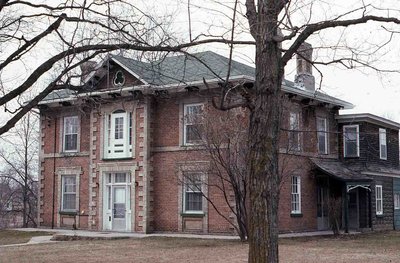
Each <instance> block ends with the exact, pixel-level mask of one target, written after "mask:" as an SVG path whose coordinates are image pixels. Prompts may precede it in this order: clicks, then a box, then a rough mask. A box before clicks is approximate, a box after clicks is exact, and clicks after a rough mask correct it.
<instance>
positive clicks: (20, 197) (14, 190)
mask: <svg viewBox="0 0 400 263" xmlns="http://www.w3.org/2000/svg"><path fill="white" fill-rule="evenodd" d="M1 143H2V144H3V146H4V147H3V148H2V150H1V151H0V160H1V162H2V163H4V165H3V166H2V169H1V174H0V179H2V182H3V184H4V187H5V188H7V189H8V191H7V193H8V194H7V196H2V200H3V201H4V202H5V203H7V202H12V205H14V206H15V207H17V209H13V211H14V212H20V213H21V214H22V224H23V227H28V226H29V225H31V226H36V218H37V216H36V212H37V209H36V206H37V173H38V167H39V166H38V147H39V145H38V118H37V116H36V114H34V113H28V114H27V115H25V116H24V117H23V118H22V119H21V120H20V122H19V123H18V125H17V126H16V127H15V129H13V130H11V131H10V134H9V136H8V137H7V138H4V137H3V138H2V139H1Z"/></svg>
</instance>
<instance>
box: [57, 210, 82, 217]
mask: <svg viewBox="0 0 400 263" xmlns="http://www.w3.org/2000/svg"><path fill="white" fill-rule="evenodd" d="M59 214H60V215H68V216H76V215H77V214H78V212H77V211H59Z"/></svg>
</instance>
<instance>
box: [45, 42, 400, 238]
mask: <svg viewBox="0 0 400 263" xmlns="http://www.w3.org/2000/svg"><path fill="white" fill-rule="evenodd" d="M303 56H306V60H305V59H302V58H301V57H299V58H298V59H297V70H298V72H297V76H296V81H295V82H290V81H284V82H283V83H282V92H283V93H284V94H285V98H287V100H286V102H285V107H284V118H283V125H282V129H283V130H284V131H287V132H282V138H281V149H280V151H281V157H280V159H281V163H282V170H283V172H282V186H281V195H280V200H281V201H280V207H279V228H280V231H281V232H290V231H312V230H317V229H328V228H329V216H328V210H329V209H328V206H327V204H328V203H327V202H326V200H325V199H326V198H328V196H330V195H331V194H332V193H336V195H337V196H340V197H342V196H343V197H344V196H346V195H345V194H344V192H343V191H345V189H346V187H347V190H348V191H349V196H350V197H349V199H350V200H348V199H347V200H348V207H349V209H345V206H344V205H343V206H342V207H341V208H339V209H343V212H345V211H348V216H347V217H345V216H343V222H344V221H345V219H346V218H347V221H348V222H350V223H351V224H352V222H353V221H352V220H353V214H352V213H353V212H351V211H353V210H354V209H353V208H350V205H351V204H352V200H353V199H352V195H351V194H352V193H353V192H354V191H357V192H359V193H360V194H359V196H362V193H363V191H368V192H369V197H368V198H369V199H368V200H370V203H371V202H372V201H371V200H375V199H376V198H375V191H376V190H375V189H378V191H379V185H384V188H383V190H382V189H381V190H382V191H381V192H380V194H379V196H380V197H381V196H382V197H381V199H380V200H383V201H382V202H380V201H379V202H378V201H377V202H378V205H381V203H382V207H383V216H386V215H388V216H389V211H388V213H386V211H385V210H386V209H389V208H385V205H386V202H387V205H388V206H390V203H393V201H392V200H393V198H392V197H386V196H385V194H387V193H389V192H388V191H387V190H386V187H391V186H389V184H388V185H386V184H384V182H383V181H382V183H379V184H377V185H378V187H376V188H375V187H374V188H373V189H372V192H370V191H369V190H371V186H372V184H373V182H375V181H373V180H374V179H373V178H377V177H376V176H377V175H376V174H372V175H371V176H370V174H365V173H364V170H362V172H356V171H353V170H350V168H345V166H346V167H347V161H348V160H349V158H348V157H349V156H347V155H346V157H344V158H343V157H342V156H343V151H342V139H341V137H340V136H338V131H340V129H342V125H344V124H343V123H344V122H345V121H348V123H352V121H351V120H350V119H346V118H345V117H341V116H339V117H338V113H339V109H348V108H352V107H353V105H351V104H350V103H348V102H345V101H342V100H339V99H337V98H334V97H331V96H328V95H326V94H323V93H321V92H319V91H316V90H315V87H314V77H313V76H312V74H311V66H310V65H309V63H308V62H307V61H310V60H311V58H312V52H310V48H309V49H308V52H307V54H303ZM228 65H229V60H228V59H227V58H225V57H223V56H220V55H218V54H215V53H213V52H202V53H197V54H195V55H194V57H191V56H189V57H186V56H173V57H166V58H164V59H163V60H160V61H157V62H155V63H151V64H150V63H144V62H139V61H136V60H133V59H129V58H125V57H121V56H110V57H109V58H108V59H106V60H105V61H104V62H103V63H100V64H99V65H93V64H90V65H86V67H85V69H84V70H88V69H89V70H90V69H92V70H94V71H93V72H90V73H88V75H86V76H85V77H84V78H83V82H84V83H85V87H84V88H82V90H81V91H79V92H78V93H74V92H72V91H70V90H62V91H57V92H54V93H52V94H50V95H49V96H48V97H47V98H46V99H45V100H44V101H42V102H41V103H40V105H39V108H40V113H41V151H40V161H41V176H40V178H39V185H40V194H39V225H40V226H48V227H49V226H54V227H76V228H82V229H93V230H102V231H103V230H107V231H132V232H146V233H147V232H152V231H173V232H178V231H190V232H192V231H196V232H204V233H216V232H224V233H232V232H233V228H232V227H231V226H230V225H229V224H228V223H227V222H226V220H225V219H224V218H223V217H221V216H220V215H219V214H218V213H217V212H216V211H215V209H214V208H213V207H212V206H210V205H209V204H208V203H207V201H206V199H205V198H204V197H202V193H201V192H203V193H205V194H206V195H207V196H208V197H209V198H210V199H212V200H214V202H215V205H216V207H217V208H218V210H219V212H220V213H222V215H224V216H226V217H228V218H232V214H231V213H230V211H229V209H228V207H227V204H226V203H225V201H224V196H223V195H222V194H221V193H220V192H218V188H217V187H213V185H215V184H216V182H215V180H216V179H215V178H213V176H211V173H209V170H210V168H211V167H210V161H209V159H208V158H207V154H206V153H205V152H204V151H203V150H202V149H201V148H200V149H199V147H196V145H197V143H198V140H199V138H198V135H197V134H196V133H195V132H194V131H195V127H196V125H199V123H198V122H197V121H196V120H198V118H195V117H196V116H197V115H201V113H202V111H203V109H204V107H208V106H210V105H211V100H210V96H209V92H211V90H209V89H212V90H218V89H219V85H218V84H219V82H220V81H221V80H223V79H224V78H226V74H227V67H228ZM231 67H232V68H231V71H230V81H231V82H232V83H242V84H244V85H246V86H247V87H249V88H251V86H252V83H253V82H254V68H252V67H249V66H246V65H244V64H241V63H239V62H236V61H232V64H231ZM203 78H204V80H205V81H206V82H207V83H208V87H205V85H204V83H203ZM369 116H371V115H369ZM371 118H373V117H371ZM375 118H378V117H375ZM378 119H381V118H378ZM381 120H382V121H381V122H379V125H381V126H380V127H381V128H386V132H387V133H386V134H387V138H392V136H395V134H396V132H398V130H396V129H394V127H397V126H396V125H398V124H394V123H392V122H390V121H387V120H383V119H381ZM365 123H368V120H367V121H365ZM373 123H375V122H373ZM388 123H391V125H389V126H388V125H386V124H388ZM362 125H363V123H361V122H360V126H359V128H357V131H353V130H346V134H352V133H351V132H356V134H359V133H357V132H358V131H359V129H362V127H364V126H362ZM345 127H346V126H345ZM357 136H358V135H357ZM382 136H383V135H382ZM339 137H340V138H339ZM347 137H348V138H350V139H347V140H346V143H345V146H346V151H347V152H348V153H349V154H350V153H351V154H353V153H354V151H355V150H354V149H353V148H354V142H353V141H354V138H353V137H352V136H351V135H349V136H347ZM359 137H361V135H360V136H358V137H357V138H359ZM352 143H353V144H352ZM391 145H392V143H391V141H390V142H388V143H387V146H386V148H387V153H386V154H387V159H388V161H391V162H392V164H393V166H392V169H393V170H396V169H398V145H397V148H396V149H394V148H392V146H391ZM381 146H382V147H383V139H382V145H381ZM356 149H357V153H358V151H359V152H360V153H361V155H362V156H364V155H363V153H364V150H362V149H363V145H362V144H357V147H356ZM391 154H393V156H390V155H391ZM389 156H390V157H389ZM396 156H397V157H396ZM355 158H357V157H355ZM395 158H397V164H396V162H394V161H393V160H394V159H395ZM359 159H360V160H361V159H362V158H359ZM328 160H329V162H332V163H334V165H332V166H334V168H332V169H335V170H334V171H330V169H329V167H328V168H327V166H328V165H331V164H330V163H329V162H328ZM352 160H353V161H354V163H356V162H357V160H356V159H354V158H353V159H352ZM362 160H365V163H366V162H368V160H369V159H362ZM326 163H328V164H326ZM378 163H379V162H378ZM379 164H381V166H386V164H385V163H384V162H381V163H379ZM396 165H397V166H396ZM338 167H339V168H338ZM360 171H361V170H360ZM374 172H376V171H375V170H374ZM389 173H390V172H389ZM184 174H185V175H190V177H191V178H192V179H191V180H190V181H187V180H184V179H182V178H184V177H183V175H184ZM379 175H381V174H379ZM385 175H386V174H385ZM353 176H354V178H356V180H353ZM374 176H375V177H374ZM382 178H387V177H382ZM390 179H392V177H390ZM204 182H208V183H207V184H205V183H204ZM331 182H332V183H331ZM351 182H357V184H352V183H351ZM377 182H378V181H377ZM385 182H386V181H385ZM399 186H400V185H399ZM349 187H353V189H357V190H353V189H350V188H349ZM399 190H400V189H399ZM228 197H229V198H231V199H232V200H231V202H234V199H233V197H232V196H228ZM357 198H359V197H357ZM362 198H364V197H362ZM385 198H389V199H390V200H389V199H387V200H386V199H385ZM343 200H344V199H343ZM357 200H358V199H357ZM359 200H360V201H359V203H360V204H361V201H362V200H361V197H360V198H359ZM378 200H379V198H378ZM341 202H343V203H344V201H341ZM363 205H365V203H363ZM361 207H362V205H359V206H358V207H357V208H355V209H358V211H361V209H362V208H361ZM352 209H353V210H352ZM368 211H370V212H371V213H372V211H375V206H374V205H373V204H372V205H371V207H370V208H369V210H368ZM392 214H393V213H392ZM357 216H358V218H359V221H360V222H361V217H362V216H361V212H360V213H359V214H358V215H357ZM375 218H376V217H374V218H373V219H374V220H375ZM392 218H393V215H392ZM371 220H372V219H371ZM378 220H380V218H376V220H375V221H373V220H372V221H373V222H374V223H373V225H372V226H375V225H378V224H379V223H378ZM384 220H386V219H384ZM340 224H341V225H342V226H343V227H344V226H345V224H344V223H343V224H342V222H340ZM363 224H364V223H363ZM363 224H361V223H360V224H359V225H356V224H354V225H351V226H354V227H356V228H358V227H363V226H364V225H363ZM369 226H371V224H370V225H369Z"/></svg>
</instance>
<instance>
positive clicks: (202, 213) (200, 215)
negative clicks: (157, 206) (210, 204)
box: [181, 212, 206, 217]
mask: <svg viewBox="0 0 400 263" xmlns="http://www.w3.org/2000/svg"><path fill="white" fill-rule="evenodd" d="M205 216H206V214H205V213H204V212H199V213H190V212H184V213H181V217H205Z"/></svg>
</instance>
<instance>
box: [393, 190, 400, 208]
mask: <svg viewBox="0 0 400 263" xmlns="http://www.w3.org/2000/svg"><path fill="white" fill-rule="evenodd" d="M393 199H394V209H396V210H397V209H400V194H399V193H396V194H394V195H393Z"/></svg>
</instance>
